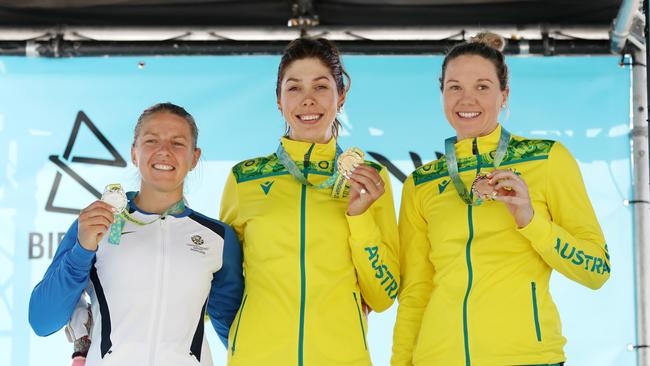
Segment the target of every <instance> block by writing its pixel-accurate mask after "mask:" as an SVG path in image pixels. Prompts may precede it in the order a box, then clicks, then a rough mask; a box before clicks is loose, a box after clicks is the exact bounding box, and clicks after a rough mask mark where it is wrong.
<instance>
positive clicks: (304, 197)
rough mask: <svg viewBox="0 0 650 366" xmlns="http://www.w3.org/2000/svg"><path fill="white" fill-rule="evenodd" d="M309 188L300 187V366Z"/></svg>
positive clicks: (306, 167)
mask: <svg viewBox="0 0 650 366" xmlns="http://www.w3.org/2000/svg"><path fill="white" fill-rule="evenodd" d="M314 146H315V144H311V146H310V147H309V150H307V153H306V154H305V158H304V161H303V162H304V164H303V169H304V170H303V174H304V176H305V178H308V176H309V158H310V157H311V151H312V150H313V149H314ZM306 201H307V186H306V185H304V184H302V185H301V187H300V329H299V330H298V366H303V345H304V339H305V296H306V294H305V293H306V281H307V280H306V273H305V244H306V243H305V238H306V233H305V230H306V227H305V222H306V204H307V202H306Z"/></svg>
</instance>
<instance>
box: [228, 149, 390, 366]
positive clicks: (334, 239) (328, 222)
mask: <svg viewBox="0 0 650 366" xmlns="http://www.w3.org/2000/svg"><path fill="white" fill-rule="evenodd" d="M281 143H282V145H283V146H284V148H285V150H286V151H287V153H288V154H289V156H290V157H291V158H292V159H293V160H295V162H296V165H297V166H298V167H299V168H300V170H301V171H302V172H303V174H305V176H306V177H307V179H308V181H309V182H310V183H313V184H315V185H318V184H320V183H322V182H324V181H325V180H327V179H328V178H329V177H330V176H331V175H332V174H333V169H334V157H335V154H336V141H335V140H334V139H332V141H330V142H329V143H327V144H312V143H306V142H299V141H292V140H289V139H286V138H283V139H282V141H281ZM305 162H308V164H305ZM367 164H370V165H373V166H374V167H375V168H376V169H378V170H380V175H381V177H382V179H383V180H384V182H385V183H386V185H385V186H386V193H384V195H382V197H381V198H379V199H378V200H377V201H375V202H374V203H373V205H372V206H371V207H370V208H369V209H368V210H367V211H366V212H365V213H363V214H361V215H358V216H347V215H346V212H347V208H348V201H349V200H348V198H347V197H344V198H341V199H337V198H332V197H331V189H314V188H309V187H307V186H304V185H302V184H301V183H299V182H298V180H296V179H295V178H294V177H293V176H292V175H290V174H289V173H288V172H287V170H286V169H285V168H284V166H283V165H282V164H281V162H280V161H279V159H278V158H277V156H276V155H275V154H272V155H269V156H267V157H261V158H255V159H250V160H246V161H243V162H241V163H239V164H237V165H235V166H234V167H233V169H232V172H231V174H230V176H229V178H228V181H227V183H226V187H225V189H224V193H223V199H222V206H221V218H222V220H223V221H224V222H226V223H228V224H229V225H231V226H232V227H233V228H234V229H235V231H236V232H237V235H238V236H239V239H240V241H241V244H242V246H243V254H244V278H245V292H244V298H243V300H242V304H241V307H240V309H239V312H238V314H237V316H236V317H235V322H234V323H233V326H232V327H231V329H230V337H229V347H228V359H229V365H232V366H260V365H265V366H274V365H278V366H291V365H296V366H303V365H306V366H320V365H370V356H369V353H368V347H367V343H366V338H365V337H366V332H367V323H366V319H365V316H364V315H363V310H362V305H361V304H362V301H365V302H366V303H367V304H368V305H369V306H370V307H371V308H372V309H373V310H375V311H383V310H385V309H387V308H389V307H390V306H391V304H392V303H393V302H394V299H395V298H396V297H397V293H398V287H399V266H398V255H399V247H398V246H399V239H398V234H397V233H398V230H397V220H396V218H395V209H394V204H393V196H392V192H391V189H390V181H389V178H388V174H387V172H386V169H385V168H383V167H381V166H380V165H377V164H374V163H370V162H367ZM305 165H307V169H305Z"/></svg>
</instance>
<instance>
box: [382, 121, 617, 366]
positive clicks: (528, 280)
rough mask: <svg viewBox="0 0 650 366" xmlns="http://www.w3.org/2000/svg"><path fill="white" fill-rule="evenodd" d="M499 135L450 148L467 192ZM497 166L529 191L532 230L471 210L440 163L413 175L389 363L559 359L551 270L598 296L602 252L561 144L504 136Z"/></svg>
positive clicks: (403, 217) (404, 211)
mask: <svg viewBox="0 0 650 366" xmlns="http://www.w3.org/2000/svg"><path fill="white" fill-rule="evenodd" d="M500 134H501V127H500V126H499V127H498V128H497V129H496V130H495V131H493V132H492V133H491V134H489V135H487V136H483V137H478V138H476V139H466V140H461V141H459V142H458V143H456V152H457V156H458V167H459V172H460V177H461V179H462V180H463V182H464V183H465V185H466V186H467V187H469V186H470V185H471V183H472V181H473V179H474V177H475V176H476V174H477V173H478V172H486V173H487V172H490V171H492V170H494V167H493V165H492V162H493V157H494V150H495V149H496V147H497V144H498V140H499V136H500ZM500 168H501V169H512V170H514V171H515V173H517V174H519V175H520V176H521V178H523V179H524V180H525V182H526V184H527V185H528V188H529V192H530V196H531V200H532V203H533V208H534V210H535V214H534V217H533V219H532V221H531V222H530V223H529V224H528V225H527V226H525V227H524V228H521V229H517V226H516V224H515V221H514V218H513V217H512V216H511V215H510V213H509V211H508V209H507V208H506V206H505V204H503V203H502V202H498V201H490V202H484V203H483V204H482V205H480V206H468V205H467V204H465V203H464V202H463V200H462V199H461V198H460V197H459V196H458V194H457V193H456V190H455V188H454V184H453V182H451V180H450V178H449V174H448V171H447V166H446V163H445V159H444V158H441V159H439V160H436V161H433V162H431V163H429V164H426V165H424V166H422V167H421V168H419V169H417V170H416V171H415V172H413V174H411V175H410V176H409V177H408V179H407V180H406V182H405V183H404V188H403V191H402V205H401V211H400V219H399V232H400V239H401V252H400V263H401V269H402V272H401V279H402V284H401V289H400V293H399V297H398V301H399V308H398V313H397V322H396V325H395V332H394V339H393V356H392V360H391V361H392V365H393V366H397V365H399V366H401V365H409V366H410V365H427V366H429V365H436V366H437V365H443V366H457V365H465V366H470V365H472V366H497V365H498V366H503V365H532V364H551V363H558V362H562V361H564V360H565V356H564V352H563V346H564V344H565V343H566V340H565V338H564V337H563V336H562V330H561V324H560V317H559V314H558V311H557V308H556V306H555V304H554V302H553V299H552V298H551V294H550V293H549V278H550V275H551V270H553V269H555V270H556V271H559V272H560V273H562V274H563V275H565V276H566V277H568V278H570V279H572V280H574V281H576V282H579V283H581V284H583V285H585V286H587V287H589V288H592V289H597V288H599V287H600V286H602V285H603V283H605V281H607V279H608V278H609V273H610V263H609V254H608V252H607V246H606V245H605V239H604V237H603V234H602V231H601V229H600V226H599V224H598V221H597V219H596V215H595V214H594V210H593V208H592V206H591V203H590V201H589V198H588V196H587V192H586V190H585V186H584V183H583V181H582V176H581V174H580V169H579V167H578V165H577V163H576V161H575V160H574V158H573V157H572V156H571V154H570V153H569V151H568V150H567V149H566V148H565V147H564V146H562V145H561V144H560V143H559V142H555V141H550V140H530V139H525V138H522V137H518V136H514V135H513V136H512V138H511V140H510V143H509V146H508V149H507V153H506V156H505V159H504V160H503V162H502V164H501V166H500Z"/></svg>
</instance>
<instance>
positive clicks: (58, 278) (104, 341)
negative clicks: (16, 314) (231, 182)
mask: <svg viewBox="0 0 650 366" xmlns="http://www.w3.org/2000/svg"><path fill="white" fill-rule="evenodd" d="M132 197H133V194H129V198H132ZM129 212H130V213H131V214H132V216H134V217H135V218H136V219H138V220H141V221H144V222H148V221H152V220H153V219H155V218H157V217H158V215H154V214H149V213H146V212H143V211H141V210H139V209H138V208H137V207H136V206H135V204H134V203H133V201H131V200H130V202H129ZM243 287H244V280H243V276H242V254H241V247H240V245H239V242H238V240H237V236H236V235H235V233H234V231H233V230H232V229H231V228H230V227H229V226H228V225H226V224H224V223H222V222H220V221H217V220H213V219H211V218H208V217H206V216H203V215H201V214H199V213H198V212H194V211H193V210H191V209H189V208H186V209H185V211H184V212H183V213H181V214H179V215H169V216H167V217H165V218H161V219H160V220H158V221H156V222H154V223H152V224H149V225H145V226H137V225H134V224H132V223H130V222H128V221H127V222H126V225H125V226H124V228H123V229H122V237H121V241H120V243H119V244H118V245H113V244H110V243H109V242H108V235H106V236H104V238H103V239H102V240H101V242H100V243H99V247H98V249H97V251H96V252H91V251H88V250H86V249H84V248H83V247H81V245H80V244H79V242H78V240H77V221H75V222H74V223H73V224H72V226H71V227H70V229H69V230H68V232H67V233H66V235H65V237H64V238H63V240H62V242H61V244H60V246H59V248H58V250H57V252H56V255H55V256H54V259H53V261H52V264H51V265H50V267H49V268H48V269H47V272H46V273H45V276H44V278H43V280H42V281H41V282H40V283H39V284H38V285H36V287H35V288H34V291H33V292H32V296H31V299H30V303H29V322H30V324H31V326H32V328H33V329H34V331H35V332H36V334H38V335H40V336H46V335H50V334H52V333H54V332H56V331H58V330H59V329H61V328H62V327H64V326H65V325H66V323H67V322H68V321H69V320H70V317H71V315H72V313H73V311H74V309H75V306H76V304H77V301H78V300H79V298H80V296H81V295H82V293H83V291H84V290H85V291H87V293H88V294H89V295H90V298H91V303H92V314H93V324H94V326H93V329H92V336H91V338H92V345H91V348H90V351H89V352H88V358H87V363H86V365H87V366H96V365H104V366H109V365H119V366H127V365H137V366H142V365H152V366H153V365H156V366H166V365H170V366H171V365H173V366H184V365H188V366H189V365H212V359H211V357H210V350H209V348H208V347H207V343H206V342H205V337H204V333H203V324H204V314H205V312H206V309H207V312H208V314H209V315H210V319H211V320H212V325H213V326H214V328H215V330H216V332H217V334H218V335H219V337H220V338H221V340H222V342H224V344H226V345H227V342H228V331H229V329H230V325H231V324H232V321H233V319H234V317H235V314H236V312H237V310H238V308H239V305H240V303H241V299H242V294H243Z"/></svg>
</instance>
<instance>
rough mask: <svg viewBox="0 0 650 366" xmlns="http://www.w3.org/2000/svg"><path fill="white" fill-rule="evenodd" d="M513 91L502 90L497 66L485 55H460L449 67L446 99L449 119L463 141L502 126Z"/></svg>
mask: <svg viewBox="0 0 650 366" xmlns="http://www.w3.org/2000/svg"><path fill="white" fill-rule="evenodd" d="M508 93H509V89H508V88H507V87H506V88H505V90H501V87H500V84H499V79H498V77H497V73H496V69H495V67H494V64H493V63H492V62H491V61H490V60H487V59H485V58H483V57H481V56H477V55H464V56H459V57H457V58H455V59H453V60H452V61H450V62H449V64H448V65H447V69H446V70H445V80H444V81H443V89H442V96H443V100H444V108H445V116H446V117H447V121H449V123H450V124H451V127H453V128H454V130H456V135H457V136H458V139H459V140H462V139H466V138H473V137H477V136H484V135H487V134H489V133H490V132H492V131H493V130H494V129H495V128H496V127H497V123H498V118H499V112H500V111H501V108H502V106H504V105H505V103H506V101H507V99H508Z"/></svg>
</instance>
